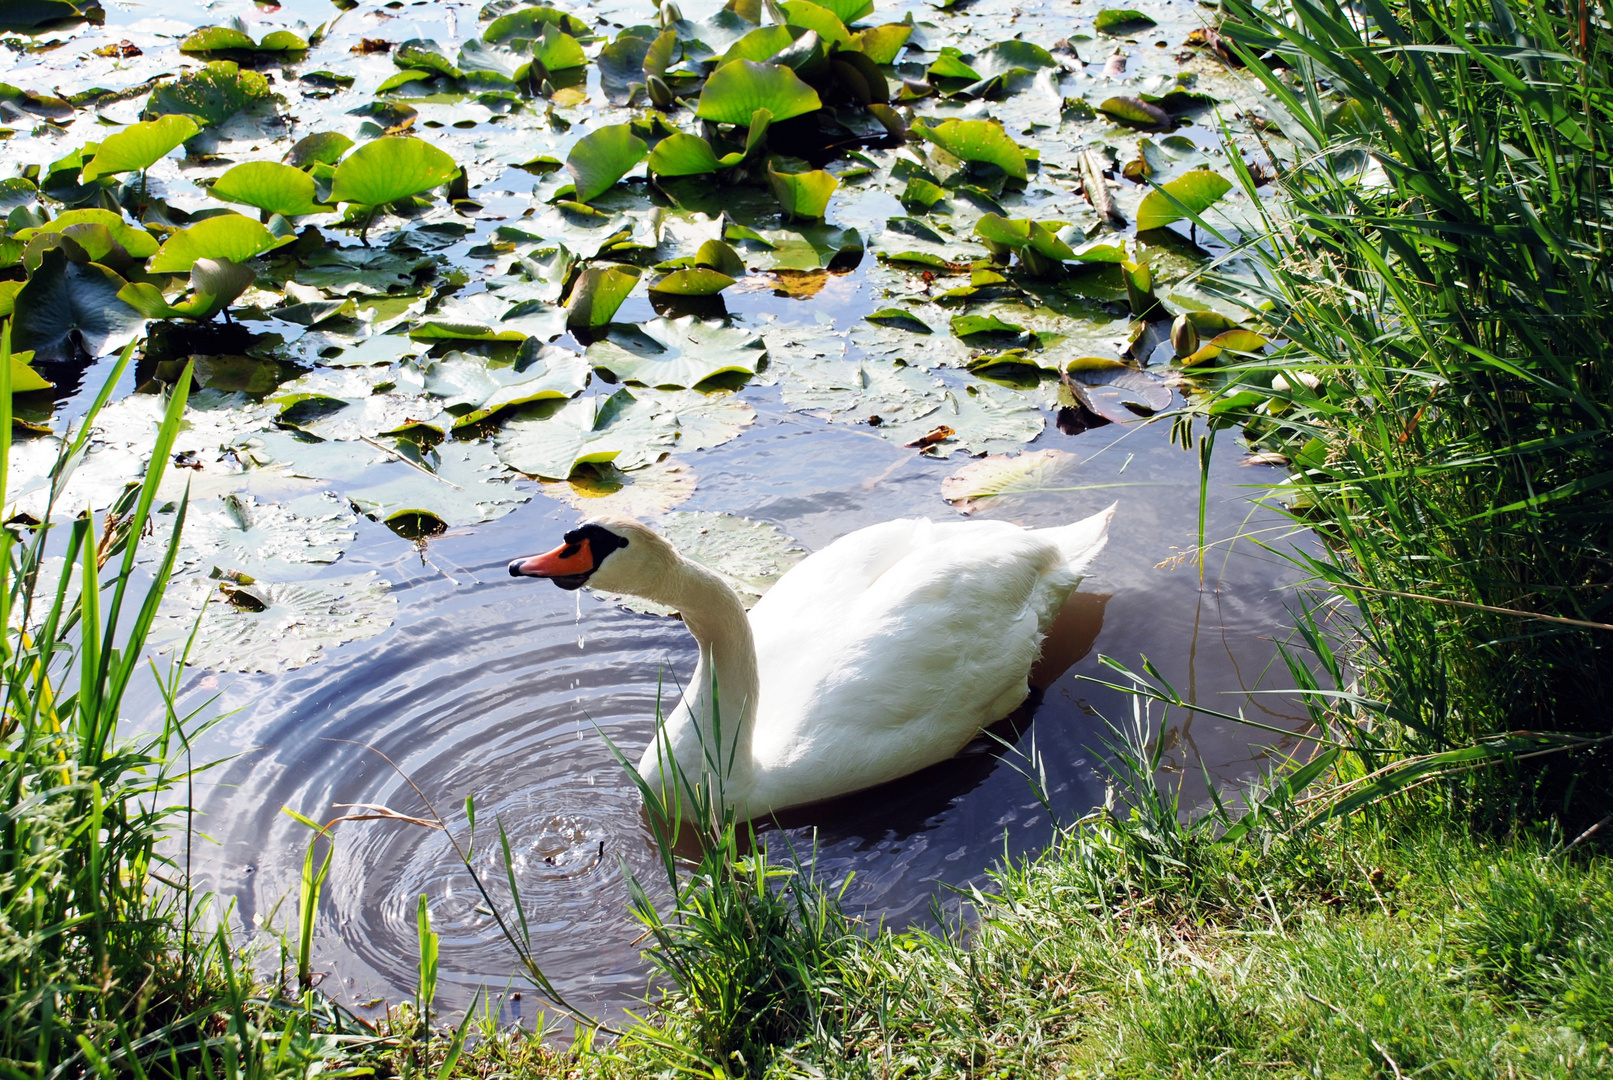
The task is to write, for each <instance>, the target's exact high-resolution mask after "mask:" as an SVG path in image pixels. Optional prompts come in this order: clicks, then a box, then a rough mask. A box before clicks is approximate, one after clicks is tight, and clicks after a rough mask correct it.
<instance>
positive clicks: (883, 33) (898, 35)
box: [829, 5, 913, 65]
mask: <svg viewBox="0 0 1613 1080" xmlns="http://www.w3.org/2000/svg"><path fill="white" fill-rule="evenodd" d="M829 6H830V10H834V9H833V6H832V5H829ZM842 21H847V20H842ZM912 36H913V27H912V26H910V25H908V24H907V23H886V24H885V25H884V26H872V27H869V28H868V29H867V30H863V31H861V32H860V33H857V34H854V35H852V38H851V43H850V44H849V45H847V46H846V48H849V49H855V50H856V51H857V52H860V53H862V54H863V55H864V56H866V57H868V59H870V60H872V61H873V62H874V63H876V64H880V65H885V64H894V63H895V62H896V57H897V56H898V55H900V54H901V51H902V46H903V45H906V44H907V39H908V38H910V37H912Z"/></svg>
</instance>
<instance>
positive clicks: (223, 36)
mask: <svg viewBox="0 0 1613 1080" xmlns="http://www.w3.org/2000/svg"><path fill="white" fill-rule="evenodd" d="M306 48H308V42H306V41H304V40H303V39H302V38H300V37H298V36H297V35H296V34H293V33H292V32H291V31H290V30H273V31H270V32H269V33H267V34H265V35H264V36H263V40H262V41H253V40H252V38H251V36H250V35H249V34H247V33H246V32H245V31H244V30H241V29H239V28H238V27H234V26H204V27H202V28H201V29H200V30H197V31H196V32H195V33H193V34H191V35H190V36H189V37H187V38H186V39H185V40H184V41H181V42H180V43H179V51H180V52H182V53H201V54H205V53H214V52H266V53H277V52H301V51H303V50H304V49H306Z"/></svg>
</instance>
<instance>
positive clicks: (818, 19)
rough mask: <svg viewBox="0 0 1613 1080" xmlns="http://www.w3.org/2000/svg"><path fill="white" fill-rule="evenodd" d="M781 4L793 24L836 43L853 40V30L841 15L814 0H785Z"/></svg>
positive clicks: (846, 42)
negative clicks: (815, 2) (847, 26)
mask: <svg viewBox="0 0 1613 1080" xmlns="http://www.w3.org/2000/svg"><path fill="white" fill-rule="evenodd" d="M779 6H780V7H781V8H783V9H784V14H785V15H786V16H788V18H789V20H790V23H789V24H790V25H791V26H799V27H801V28H802V29H803V30H810V31H812V32H813V33H814V34H817V35H818V37H819V38H820V39H821V40H823V41H825V42H833V43H834V44H836V45H846V44H849V43H850V42H851V31H849V30H847V29H846V24H845V23H844V22H842V21H841V20H840V17H839V16H838V15H836V14H835V13H834V12H832V11H830V10H829V9H828V8H826V7H823V6H821V5H818V4H814V3H813V2H812V0H784V2H783V3H782V4H780V5H779ZM825 47H827V46H825Z"/></svg>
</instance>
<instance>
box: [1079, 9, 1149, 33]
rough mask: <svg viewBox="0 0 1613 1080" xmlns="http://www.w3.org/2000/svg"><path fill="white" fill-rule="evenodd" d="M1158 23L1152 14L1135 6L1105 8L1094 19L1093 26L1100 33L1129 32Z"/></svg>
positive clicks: (1144, 28)
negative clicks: (1145, 12) (1147, 13)
mask: <svg viewBox="0 0 1613 1080" xmlns="http://www.w3.org/2000/svg"><path fill="white" fill-rule="evenodd" d="M1158 25H1159V23H1158V22H1157V21H1156V20H1155V19H1154V18H1153V17H1152V16H1149V15H1146V14H1144V13H1143V12H1141V11H1138V10H1136V9H1135V8H1104V9H1103V10H1102V11H1100V12H1098V17H1097V18H1096V19H1094V20H1092V28H1093V29H1094V30H1096V31H1097V32H1098V33H1100V34H1115V35H1121V34H1128V33H1133V32H1135V31H1138V30H1147V29H1148V28H1149V27H1151V26H1158Z"/></svg>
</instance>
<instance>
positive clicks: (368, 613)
mask: <svg viewBox="0 0 1613 1080" xmlns="http://www.w3.org/2000/svg"><path fill="white" fill-rule="evenodd" d="M226 569H227V568H226ZM169 596H170V598H171V599H170V601H169V602H168V603H167V604H165V605H164V607H163V610H162V611H161V612H160V613H159V614H158V616H157V619H156V621H155V622H154V623H153V624H152V629H151V644H152V646H153V647H154V648H156V649H160V650H167V651H173V652H175V653H177V652H178V651H180V650H181V649H183V648H184V647H185V643H186V640H187V639H188V638H189V637H190V633H191V627H192V625H193V624H194V623H195V621H196V615H197V612H198V611H199V610H200V609H201V608H202V606H203V605H204V604H205V605H207V612H206V614H205V615H204V616H203V617H202V622H201V627H200V629H199V630H198V631H197V633H196V640H195V642H194V643H193V644H192V645H191V649H190V656H189V659H190V662H191V663H192V664H194V665H196V666H198V667H204V668H210V669H212V670H214V671H261V672H276V671H286V670H289V669H292V668H299V667H304V666H306V665H308V664H311V663H313V662H314V661H315V660H317V659H319V656H320V653H321V651H322V650H323V649H326V648H334V647H335V646H337V645H341V644H344V643H346V642H350V641H362V640H364V639H365V638H370V637H374V636H375V635H376V634H379V633H381V632H382V631H383V630H385V629H386V628H387V627H389V626H391V625H392V621H393V619H395V618H396V617H397V610H398V601H397V598H396V597H394V596H393V595H392V593H391V586H390V585H389V584H388V583H387V582H386V581H382V580H379V579H378V578H377V577H376V575H375V574H374V573H373V572H372V573H368V574H362V575H359V576H357V577H346V578H335V579H324V580H319V581H299V582H263V581H259V582H253V583H252V584H250V585H231V584H229V583H227V582H223V583H221V582H218V581H213V580H210V579H207V578H189V579H185V580H183V581H181V582H178V583H176V584H175V585H174V586H173V587H172V588H171V590H170V592H169Z"/></svg>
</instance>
